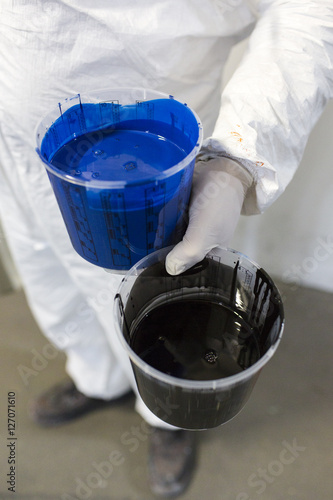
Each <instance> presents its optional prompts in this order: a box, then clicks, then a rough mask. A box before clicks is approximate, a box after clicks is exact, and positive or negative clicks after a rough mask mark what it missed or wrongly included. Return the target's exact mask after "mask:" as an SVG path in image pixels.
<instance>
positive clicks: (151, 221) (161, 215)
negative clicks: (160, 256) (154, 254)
mask: <svg viewBox="0 0 333 500" xmlns="http://www.w3.org/2000/svg"><path fill="white" fill-rule="evenodd" d="M165 193H166V185H165V182H163V183H161V184H160V185H158V186H154V187H151V188H147V189H145V198H146V199H145V206H146V210H145V213H146V235H147V237H146V238H147V249H148V251H149V250H152V249H155V250H158V249H160V248H161V247H162V245H163V240H164V228H165V212H164V210H163V209H162V210H161V203H159V204H158V206H157V207H156V205H154V201H153V200H154V198H155V197H157V198H158V199H160V200H162V199H163V202H162V205H163V206H164V204H165ZM162 197H163V198H162Z"/></svg>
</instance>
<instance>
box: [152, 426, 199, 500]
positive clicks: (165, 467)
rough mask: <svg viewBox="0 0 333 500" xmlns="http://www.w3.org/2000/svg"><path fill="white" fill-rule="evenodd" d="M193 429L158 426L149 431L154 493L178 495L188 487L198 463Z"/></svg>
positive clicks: (170, 495)
mask: <svg viewBox="0 0 333 500" xmlns="http://www.w3.org/2000/svg"><path fill="white" fill-rule="evenodd" d="M194 445H195V443H194V432H191V431H185V430H177V431H169V430H165V429H159V428H155V429H154V432H153V433H152V434H151V435H150V443H149V457H148V479H149V483H150V488H151V490H152V492H153V493H154V494H155V495H160V496H164V497H175V496H178V495H180V494H181V493H183V492H184V491H185V489H186V488H187V487H188V485H189V483H190V480H191V477H192V473H193V471H194V467H195V446H194Z"/></svg>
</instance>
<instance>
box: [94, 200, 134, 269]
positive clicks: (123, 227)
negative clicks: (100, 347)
mask: <svg viewBox="0 0 333 500" xmlns="http://www.w3.org/2000/svg"><path fill="white" fill-rule="evenodd" d="M100 198H101V203H102V208H103V213H104V220H105V224H106V228H107V234H108V240H109V245H110V250H111V257H112V261H113V264H114V265H115V266H119V265H123V264H122V263H123V262H124V260H125V262H126V265H131V263H132V262H131V254H130V249H129V247H128V229H127V220H126V207H125V199H124V194H123V193H101V195H100ZM115 240H116V241H117V248H115V245H114V243H113V242H115Z"/></svg>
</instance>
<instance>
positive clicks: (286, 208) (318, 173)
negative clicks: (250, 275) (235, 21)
mask: <svg viewBox="0 0 333 500" xmlns="http://www.w3.org/2000/svg"><path fill="white" fill-rule="evenodd" d="M245 47H246V42H244V43H242V44H240V45H239V46H237V47H236V48H235V50H234V51H233V53H232V56H231V58H230V60H229V62H228V67H227V71H226V77H225V80H226V81H227V80H228V79H229V78H230V75H231V74H232V72H233V70H234V68H235V67H236V66H237V64H238V62H239V59H240V58H241V56H242V53H243V50H244V48H245ZM231 246H233V247H234V248H236V249H237V250H239V251H242V252H243V253H245V254H247V255H248V256H249V257H251V258H252V259H254V260H255V261H257V262H258V263H259V264H260V265H261V266H262V267H263V268H264V269H266V271H267V272H268V273H269V274H272V275H273V276H277V277H282V278H284V279H285V280H288V281H291V282H294V283H295V284H296V285H297V286H298V285H304V286H311V287H315V288H318V289H323V290H328V291H333V102H332V101H331V102H329V104H328V106H327V108H326V109H325V111H324V113H323V115H322V116H321V118H320V120H319V122H318V123H317V125H316V127H315V128H314V130H313V131H312V134H311V136H310V138H309V141H308V144H307V148H306V151H305V154H304V157H303V159H302V162H301V165H300V167H299V169H298V171H297V173H296V175H295V177H294V179H293V181H292V182H291V184H290V185H289V186H288V188H287V190H286V191H285V193H284V194H283V195H282V196H281V197H280V198H279V199H278V200H277V201H276V202H275V203H274V205H272V207H270V208H269V209H268V210H267V212H266V213H265V214H263V215H259V216H253V217H242V218H241V221H240V224H239V226H238V228H237V231H236V234H235V237H234V239H233V241H232V245H231Z"/></svg>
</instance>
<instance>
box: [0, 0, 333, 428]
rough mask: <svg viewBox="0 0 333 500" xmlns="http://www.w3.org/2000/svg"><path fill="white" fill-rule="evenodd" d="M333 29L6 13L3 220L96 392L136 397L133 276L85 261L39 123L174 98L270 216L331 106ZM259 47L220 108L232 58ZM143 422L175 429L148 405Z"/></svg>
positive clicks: (46, 309)
mask: <svg viewBox="0 0 333 500" xmlns="http://www.w3.org/2000/svg"><path fill="white" fill-rule="evenodd" d="M332 26H333V7H332V2H331V0H328V1H325V0H316V1H307V2H304V0H288V1H285V0H261V1H260V0H258V1H242V0H225V1H223V0H205V1H204V2H203V1H202V0H181V1H179V0H159V1H155V0H108V1H106V0H84V1H81V0H62V1H61V0H50V1H44V0H33V1H27V0H16V1H15V2H12V1H9V0H2V1H1V5H0V217H1V220H2V224H3V226H4V230H5V234H6V237H7V240H8V244H9V246H10V249H11V252H12V255H13V257H14V260H15V263H16V266H17V268H18V271H19V273H20V276H21V279H22V283H23V286H24V289H25V292H26V295H27V299H28V302H29V304H30V307H31V310H32V312H33V314H34V315H35V318H36V320H37V321H38V324H39V325H40V328H41V330H42V331H43V332H44V334H45V335H46V337H47V338H48V339H49V340H50V341H51V342H52V343H54V344H55V345H56V346H57V347H58V348H59V349H61V350H64V352H65V353H66V355H67V371H68V373H69V375H70V376H71V377H72V379H73V380H74V382H75V384H76V386H77V387H78V389H79V390H81V391H82V392H83V393H85V394H86V395H88V396H93V397H101V398H105V399H109V398H114V397H116V396H118V395H121V394H122V393H124V392H125V391H127V390H128V389H129V388H130V387H131V386H133V387H134V385H135V383H134V379H133V376H132V372H131V368H130V365H129V361H128V359H127V356H126V354H124V352H123V349H122V347H121V346H120V345H119V343H118V341H117V339H116V335H115V333H114V325H113V319H112V308H113V296H114V293H115V290H116V289H117V287H118V284H119V282H120V279H121V276H119V275H113V274H109V273H106V272H105V271H104V270H103V269H100V268H97V267H96V266H93V265H91V264H90V263H88V262H85V261H84V260H83V259H82V258H81V257H79V256H78V255H77V254H76V253H75V251H74V250H73V248H72V246H71V243H70V241H69V237H68V235H67V231H66V228H65V225H64V223H63V220H62V218H61V215H60V211H59V209H58V206H57V203H56V200H55V197H54V194H53V191H52V189H51V186H50V183H49V180H48V178H47V175H46V173H45V171H44V167H43V166H42V165H41V163H40V162H39V159H38V158H37V155H36V153H35V139H34V133H33V132H34V128H35V126H36V124H37V122H38V120H39V119H40V117H41V116H42V115H45V114H46V113H47V112H48V111H49V110H50V109H53V108H54V107H55V105H56V104H57V103H58V102H59V101H62V100H63V99H64V98H66V97H69V96H72V95H75V94H77V93H89V91H92V90H96V89H101V88H112V87H119V86H124V87H145V88H152V89H155V90H159V91H162V92H166V93H169V94H173V95H174V96H175V98H176V99H178V100H180V101H183V102H187V103H188V104H189V106H190V107H192V108H193V109H194V110H195V111H196V112H197V114H198V115H199V117H200V118H201V120H202V122H203V127H204V134H205V142H204V150H205V151H207V153H208V155H214V154H216V153H222V154H224V155H230V156H231V157H232V158H236V159H238V160H239V161H240V162H241V163H242V164H243V165H244V167H245V168H246V169H248V170H249V171H250V172H251V174H252V175H253V178H254V181H255V182H254V187H253V188H251V189H250V190H249V192H248V194H247V197H246V199H245V202H244V206H243V213H244V214H254V213H258V212H262V211H264V210H265V209H266V208H267V207H268V206H269V205H270V204H271V203H272V202H274V200H275V199H276V198H277V197H278V196H279V195H280V194H281V193H282V192H283V190H284V189H285V187H286V186H287V184H288V183H289V181H290V180H291V178H292V176H293V174H294V172H295V170H296V168H297V166H298V164H299V162H300V159H301V157H302V154H303V151H304V148H305V145H306V142H307V139H308V136H309V134H310V131H311V130H312V128H313V126H314V124H315V122H316V121H317V119H318V118H319V116H320V114H321V113H322V111H323V109H324V106H325V104H326V102H327V100H328V99H329V98H331V97H332V92H333V85H332V78H333V71H332V66H333V33H332ZM249 35H250V41H249V47H248V50H247V52H246V54H245V57H244V58H243V60H242V62H241V64H240V66H239V67H238V69H237V70H236V72H235V74H234V75H233V77H232V78H231V80H230V82H229V84H228V85H227V87H226V89H225V90H224V93H223V96H222V99H221V77H222V70H223V67H224V64H225V62H226V60H227V58H228V55H229V52H230V50H231V48H232V46H233V45H234V44H235V43H237V42H238V41H240V40H242V39H244V38H245V37H247V36H249ZM240 250H241V249H240ZM24 334H25V333H24V332H22V335H24ZM137 409H138V411H139V412H140V413H141V415H142V416H143V418H145V419H146V420H147V421H148V422H150V423H151V424H152V425H162V426H163V423H161V422H159V420H158V419H157V418H156V417H154V416H153V415H152V414H151V413H150V412H149V411H148V410H147V409H146V407H145V406H144V405H143V403H142V402H141V401H140V399H139V398H138V403H137Z"/></svg>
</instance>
